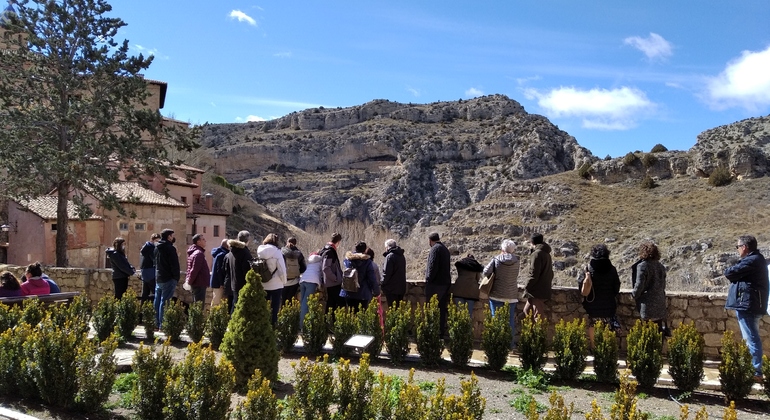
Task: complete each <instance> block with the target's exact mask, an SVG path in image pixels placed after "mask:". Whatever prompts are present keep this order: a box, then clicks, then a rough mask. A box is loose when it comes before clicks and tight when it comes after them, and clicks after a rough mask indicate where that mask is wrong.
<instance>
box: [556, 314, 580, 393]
mask: <svg viewBox="0 0 770 420" xmlns="http://www.w3.org/2000/svg"><path fill="white" fill-rule="evenodd" d="M553 351H554V353H555V358H556V376H558V377H559V378H562V379H569V380H575V379H577V377H578V376H580V374H581V373H583V370H584V369H585V367H586V356H587V355H588V338H587V337H586V322H585V320H584V319H583V318H579V319H574V320H572V321H570V322H565V321H564V320H563V319H562V320H561V321H559V323H558V324H556V329H555V333H554V336H553Z"/></svg>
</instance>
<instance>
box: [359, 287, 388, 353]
mask: <svg viewBox="0 0 770 420" xmlns="http://www.w3.org/2000/svg"><path fill="white" fill-rule="evenodd" d="M358 333H359V334H364V335H371V336H372V337H374V340H373V341H372V343H371V344H369V347H368V348H367V349H366V351H367V353H369V355H370V356H371V357H372V358H373V359H377V358H378V357H379V356H380V352H381V351H382V342H383V341H384V340H383V332H382V326H380V315H379V306H378V303H377V302H376V301H372V302H371V303H369V306H367V307H366V309H365V310H360V311H358Z"/></svg>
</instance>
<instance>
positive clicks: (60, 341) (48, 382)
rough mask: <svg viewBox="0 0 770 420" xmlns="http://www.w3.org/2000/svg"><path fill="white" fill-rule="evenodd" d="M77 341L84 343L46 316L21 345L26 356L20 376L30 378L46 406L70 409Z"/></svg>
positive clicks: (72, 397)
mask: <svg viewBox="0 0 770 420" xmlns="http://www.w3.org/2000/svg"><path fill="white" fill-rule="evenodd" d="M81 341H87V340H86V337H84V336H77V335H75V334H70V333H69V332H68V331H66V330H64V329H61V328H57V327H56V326H55V325H54V323H53V322H52V321H51V319H50V317H46V318H45V320H44V321H43V322H42V323H41V324H39V325H37V326H36V327H35V329H34V330H33V331H32V332H31V333H30V334H29V336H28V337H27V340H26V341H25V342H24V345H23V348H24V352H25V353H26V354H27V355H28V356H27V360H26V363H25V367H26V369H25V370H26V372H24V374H25V375H27V376H29V377H30V378H31V379H32V381H33V382H34V383H35V388H36V389H37V391H38V393H39V396H40V398H41V399H42V400H43V401H45V402H46V403H48V404H50V405H54V406H57V407H64V408H71V407H73V405H74V402H75V395H76V394H77V379H76V376H77V347H78V343H79V342H81ZM108 390H109V389H108Z"/></svg>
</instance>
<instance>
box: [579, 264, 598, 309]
mask: <svg viewBox="0 0 770 420" xmlns="http://www.w3.org/2000/svg"><path fill="white" fill-rule="evenodd" d="M593 290H594V282H593V280H592V279H591V272H590V271H586V277H585V279H583V286H582V287H581V288H580V294H581V295H583V297H585V298H586V301H587V302H589V303H590V302H593V301H594V300H593V299H591V300H589V299H588V295H590V294H591V292H592V291H593ZM594 298H596V294H594Z"/></svg>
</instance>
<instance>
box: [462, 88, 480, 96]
mask: <svg viewBox="0 0 770 420" xmlns="http://www.w3.org/2000/svg"><path fill="white" fill-rule="evenodd" d="M465 96H467V97H469V98H476V97H479V96H484V91H482V90H481V89H477V88H475V87H472V88H470V89H468V90H466V91H465Z"/></svg>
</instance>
